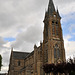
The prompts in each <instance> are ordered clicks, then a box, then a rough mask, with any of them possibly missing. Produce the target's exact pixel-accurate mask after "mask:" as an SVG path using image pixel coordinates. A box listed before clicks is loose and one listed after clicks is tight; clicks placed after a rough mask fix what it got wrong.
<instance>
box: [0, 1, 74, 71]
mask: <svg viewBox="0 0 75 75" xmlns="http://www.w3.org/2000/svg"><path fill="white" fill-rule="evenodd" d="M53 1H54V4H55V7H56V8H57V7H58V9H59V12H60V15H61V17H62V20H61V25H62V29H63V37H64V43H65V51H66V57H67V58H68V57H70V56H73V55H75V0H53ZM48 2H49V0H0V54H1V55H2V57H3V67H2V71H1V72H7V71H8V65H9V56H10V53H11V47H13V48H14V50H17V51H23V52H24V51H25V52H31V51H32V50H33V47H34V44H37V45H39V42H40V41H42V40H43V26H44V24H43V20H44V15H45V10H47V6H48Z"/></svg>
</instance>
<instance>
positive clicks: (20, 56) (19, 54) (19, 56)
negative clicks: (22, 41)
mask: <svg viewBox="0 0 75 75" xmlns="http://www.w3.org/2000/svg"><path fill="white" fill-rule="evenodd" d="M28 54H30V53H28V52H17V51H13V59H25V57H26V56H27V55H28Z"/></svg>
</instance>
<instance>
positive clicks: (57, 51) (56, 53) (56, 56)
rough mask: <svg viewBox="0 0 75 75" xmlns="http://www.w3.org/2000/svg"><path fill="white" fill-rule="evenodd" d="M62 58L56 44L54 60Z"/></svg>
mask: <svg viewBox="0 0 75 75" xmlns="http://www.w3.org/2000/svg"><path fill="white" fill-rule="evenodd" d="M59 57H60V50H59V46H58V44H55V47H54V58H59Z"/></svg>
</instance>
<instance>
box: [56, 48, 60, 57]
mask: <svg viewBox="0 0 75 75" xmlns="http://www.w3.org/2000/svg"><path fill="white" fill-rule="evenodd" d="M57 57H58V58H59V57H60V50H59V49H57Z"/></svg>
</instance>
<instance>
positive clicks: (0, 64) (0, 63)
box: [0, 55, 2, 70]
mask: <svg viewBox="0 0 75 75" xmlns="http://www.w3.org/2000/svg"><path fill="white" fill-rule="evenodd" d="M1 67H2V56H1V55H0V70H1Z"/></svg>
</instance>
